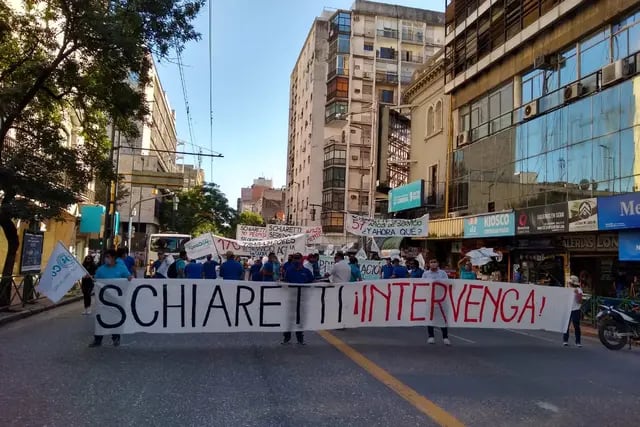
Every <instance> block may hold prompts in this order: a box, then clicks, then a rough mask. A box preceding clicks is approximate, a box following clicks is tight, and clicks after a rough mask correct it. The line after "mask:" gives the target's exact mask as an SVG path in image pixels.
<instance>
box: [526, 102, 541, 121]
mask: <svg viewBox="0 0 640 427" xmlns="http://www.w3.org/2000/svg"><path fill="white" fill-rule="evenodd" d="M537 115H538V100H537V99H536V100H535V101H531V102H530V103H528V104H527V105H525V106H524V109H523V110H522V118H523V119H524V120H529V119H532V118H534V117H535V116H537Z"/></svg>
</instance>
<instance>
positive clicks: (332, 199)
mask: <svg viewBox="0 0 640 427" xmlns="http://www.w3.org/2000/svg"><path fill="white" fill-rule="evenodd" d="M322 209H323V210H324V211H342V210H344V191H336V190H332V191H324V192H322Z"/></svg>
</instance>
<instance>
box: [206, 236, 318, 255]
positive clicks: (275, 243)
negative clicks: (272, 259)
mask: <svg viewBox="0 0 640 427" xmlns="http://www.w3.org/2000/svg"><path fill="white" fill-rule="evenodd" d="M305 240H306V235H305V234H298V235H295V236H289V237H283V238H280V239H268V240H256V241H240V240H234V239H227V238H225V237H220V236H214V239H213V243H214V245H215V249H216V251H217V253H218V254H220V255H224V253H225V252H227V251H232V252H233V253H234V254H235V255H239V256H251V257H263V256H267V255H269V253H270V252H273V253H275V254H276V256H277V257H278V258H284V257H286V256H287V255H289V254H290V253H295V252H300V253H302V252H304V250H305V248H306V245H305Z"/></svg>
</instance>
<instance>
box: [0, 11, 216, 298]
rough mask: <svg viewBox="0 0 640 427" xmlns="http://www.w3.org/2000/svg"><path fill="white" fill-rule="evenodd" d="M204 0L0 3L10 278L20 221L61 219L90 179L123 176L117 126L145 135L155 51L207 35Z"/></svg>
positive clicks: (1, 169) (4, 214)
mask: <svg viewBox="0 0 640 427" xmlns="http://www.w3.org/2000/svg"><path fill="white" fill-rule="evenodd" d="M204 1H205V0H118V1H116V0H105V1H96V0H47V1H45V0H41V1H38V0H23V1H22V2H16V3H17V4H18V6H17V7H15V8H12V6H10V5H9V3H11V2H5V1H2V2H0V191H1V192H2V202H1V204H0V226H1V227H2V229H3V231H4V234H5V236H6V238H7V241H8V242H9V251H8V255H7V258H6V259H5V263H4V268H3V275H10V274H11V272H12V268H13V264H14V262H15V253H16V251H17V248H18V236H17V232H16V229H15V226H14V225H13V222H12V219H16V218H21V219H25V220H30V219H33V218H34V217H35V216H36V215H37V216H39V217H40V218H43V219H44V218H53V217H56V216H57V215H59V214H60V212H61V209H64V208H66V207H67V206H69V205H71V204H73V203H77V202H78V201H80V200H81V199H80V194H81V193H82V191H83V189H84V188H85V186H86V184H87V183H88V182H90V181H91V180H92V179H94V178H98V179H101V180H106V181H108V180H110V179H112V178H113V177H114V176H115V172H114V168H113V164H112V162H111V161H110V160H109V158H108V152H109V148H110V142H109V134H108V130H107V129H108V126H109V124H110V123H114V124H115V127H116V128H117V129H118V131H120V132H121V133H122V134H123V135H125V136H130V137H135V136H137V134H138V126H137V122H138V121H140V120H145V118H146V116H147V114H148V107H147V101H146V100H145V96H144V91H143V88H144V87H145V85H147V83H149V81H150V74H149V70H150V68H151V64H152V63H151V56H152V55H154V56H156V57H157V58H159V59H163V58H166V57H167V56H168V54H169V52H170V50H171V49H174V48H175V49H182V47H183V45H184V43H186V42H188V41H190V40H194V39H198V38H199V35H198V33H197V32H196V31H195V30H194V28H193V25H192V21H193V19H194V18H195V17H196V16H197V14H198V12H199V11H200V9H201V8H202V6H203V4H204ZM74 131H75V132H77V133H78V134H79V136H80V138H78V139H75V138H74V137H73V136H72V135H74V133H75V132H74ZM5 288H6V286H5ZM0 298H1V296H0Z"/></svg>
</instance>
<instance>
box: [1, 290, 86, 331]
mask: <svg viewBox="0 0 640 427" xmlns="http://www.w3.org/2000/svg"><path fill="white" fill-rule="evenodd" d="M82 298H83V297H82V295H77V296H73V297H69V298H67V299H64V300H62V301H60V302H58V303H57V304H51V305H47V306H40V307H36V308H32V309H30V308H25V309H24V310H22V311H18V312H15V313H13V314H10V315H8V316H4V317H0V326H2V325H6V324H7V323H12V322H15V321H17V320H20V319H24V318H26V317H30V316H33V315H34V314H38V313H42V312H45V311H49V310H52V309H54V308H56V307H61V306H63V305H67V304H71V303H73V302H76V301H81V300H82Z"/></svg>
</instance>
